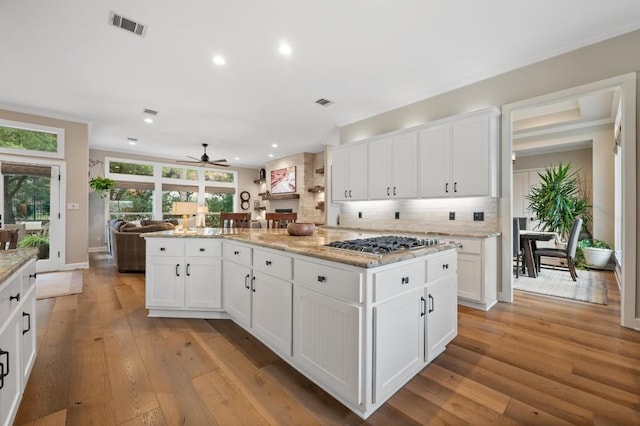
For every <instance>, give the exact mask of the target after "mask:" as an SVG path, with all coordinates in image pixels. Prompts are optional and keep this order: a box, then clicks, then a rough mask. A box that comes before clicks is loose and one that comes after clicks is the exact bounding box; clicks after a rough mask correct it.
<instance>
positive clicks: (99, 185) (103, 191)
mask: <svg viewBox="0 0 640 426" xmlns="http://www.w3.org/2000/svg"><path fill="white" fill-rule="evenodd" d="M89 186H90V187H91V188H93V190H94V191H96V193H98V195H100V197H101V198H104V197H106V195H107V193H108V192H109V191H110V190H111V189H113V188H114V187H115V186H116V182H115V181H114V180H111V179H109V178H103V177H100V176H97V177H94V178H92V179H91V180H90V181H89Z"/></svg>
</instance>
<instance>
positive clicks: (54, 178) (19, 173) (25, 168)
mask: <svg viewBox="0 0 640 426" xmlns="http://www.w3.org/2000/svg"><path fill="white" fill-rule="evenodd" d="M59 176H60V167H59V166H56V165H40V164H28V163H18V162H10V161H0V186H1V188H0V189H1V190H0V223H1V225H2V227H3V228H8V229H12V228H13V229H18V230H19V231H18V232H19V241H18V244H19V245H20V243H21V242H22V244H25V243H27V242H28V241H31V242H33V243H34V244H36V246H37V247H38V260H37V262H36V270H37V272H45V271H57V270H59V268H60V257H59V256H60V254H59V253H60V231H59V229H60V179H59Z"/></svg>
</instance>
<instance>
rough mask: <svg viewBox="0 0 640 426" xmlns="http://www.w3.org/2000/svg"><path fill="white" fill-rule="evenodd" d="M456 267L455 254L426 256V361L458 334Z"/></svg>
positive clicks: (432, 358)
mask: <svg viewBox="0 0 640 426" xmlns="http://www.w3.org/2000/svg"><path fill="white" fill-rule="evenodd" d="M458 270H459V269H458V266H457V255H456V253H451V252H445V253H442V254H438V255H434V256H432V257H430V258H429V259H427V285H426V287H425V303H426V307H425V310H424V311H423V312H425V313H426V324H427V325H426V330H425V332H426V338H425V342H426V343H425V361H427V362H431V361H433V360H434V359H435V358H436V357H437V356H438V355H440V354H441V353H442V352H444V350H445V348H446V346H447V344H448V343H449V342H450V341H452V340H453V339H454V337H456V335H457V334H458V315H457V311H458V294H457V281H458V275H457V271H458Z"/></svg>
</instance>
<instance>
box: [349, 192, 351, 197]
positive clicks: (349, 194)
mask: <svg viewBox="0 0 640 426" xmlns="http://www.w3.org/2000/svg"><path fill="white" fill-rule="evenodd" d="M349 198H351V190H349Z"/></svg>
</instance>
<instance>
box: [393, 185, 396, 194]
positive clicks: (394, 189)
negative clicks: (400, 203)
mask: <svg viewBox="0 0 640 426" xmlns="http://www.w3.org/2000/svg"><path fill="white" fill-rule="evenodd" d="M393 195H396V187H395V186H394V187H393Z"/></svg>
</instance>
